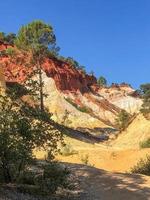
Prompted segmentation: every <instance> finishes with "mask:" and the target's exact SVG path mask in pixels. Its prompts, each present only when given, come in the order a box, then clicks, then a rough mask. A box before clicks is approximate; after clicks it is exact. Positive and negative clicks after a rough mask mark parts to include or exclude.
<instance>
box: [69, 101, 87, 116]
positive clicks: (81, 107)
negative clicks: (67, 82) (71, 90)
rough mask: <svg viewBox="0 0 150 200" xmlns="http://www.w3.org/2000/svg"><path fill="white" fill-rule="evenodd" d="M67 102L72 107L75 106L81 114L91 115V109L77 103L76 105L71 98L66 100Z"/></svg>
mask: <svg viewBox="0 0 150 200" xmlns="http://www.w3.org/2000/svg"><path fill="white" fill-rule="evenodd" d="M65 100H66V101H67V102H68V103H70V104H71V105H72V106H74V107H75V108H76V109H77V110H79V111H80V112H84V113H89V108H87V107H86V106H79V105H77V104H76V103H74V102H73V101H72V99H70V98H65Z"/></svg>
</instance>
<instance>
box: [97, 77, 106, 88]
mask: <svg viewBox="0 0 150 200" xmlns="http://www.w3.org/2000/svg"><path fill="white" fill-rule="evenodd" d="M97 83H98V85H99V86H106V85H107V80H106V78H105V77H103V76H100V77H99V78H98V80H97Z"/></svg>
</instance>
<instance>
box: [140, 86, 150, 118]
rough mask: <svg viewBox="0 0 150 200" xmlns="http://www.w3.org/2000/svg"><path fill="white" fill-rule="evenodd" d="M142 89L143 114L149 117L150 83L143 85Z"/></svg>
mask: <svg viewBox="0 0 150 200" xmlns="http://www.w3.org/2000/svg"><path fill="white" fill-rule="evenodd" d="M140 88H141V94H142V97H143V105H142V108H141V112H142V113H143V114H144V116H146V117H148V115H149V114H150V83H148V84H144V85H141V86H140Z"/></svg>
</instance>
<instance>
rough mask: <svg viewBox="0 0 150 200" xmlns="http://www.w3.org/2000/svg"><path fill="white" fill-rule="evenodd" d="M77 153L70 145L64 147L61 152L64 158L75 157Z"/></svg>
mask: <svg viewBox="0 0 150 200" xmlns="http://www.w3.org/2000/svg"><path fill="white" fill-rule="evenodd" d="M77 153H78V152H77V151H75V150H74V149H73V148H72V146H71V145H70V144H66V145H64V146H63V147H62V148H61V150H60V154H61V155H62V156H70V155H74V154H77Z"/></svg>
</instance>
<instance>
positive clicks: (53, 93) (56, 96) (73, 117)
mask: <svg viewBox="0 0 150 200" xmlns="http://www.w3.org/2000/svg"><path fill="white" fill-rule="evenodd" d="M43 80H44V85H45V86H44V90H45V93H46V94H48V97H47V98H46V100H45V105H46V106H47V107H48V109H49V111H50V112H51V113H52V114H53V116H52V119H53V120H55V121H57V122H59V123H62V122H63V123H64V124H65V125H67V126H70V127H74V128H77V127H88V128H93V127H105V126H106V125H105V124H104V123H103V122H102V121H100V120H98V119H96V118H94V117H92V116H91V115H89V114H87V113H83V112H80V111H79V110H77V109H76V108H75V107H74V106H73V105H71V104H70V103H69V102H67V101H66V100H65V96H66V95H64V94H63V93H61V92H60V91H58V90H57V88H56V85H55V81H54V80H53V79H52V78H48V77H47V76H46V75H45V74H44V75H43ZM66 115H67V116H66ZM65 116H66V117H67V119H66V120H64V118H65Z"/></svg>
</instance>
